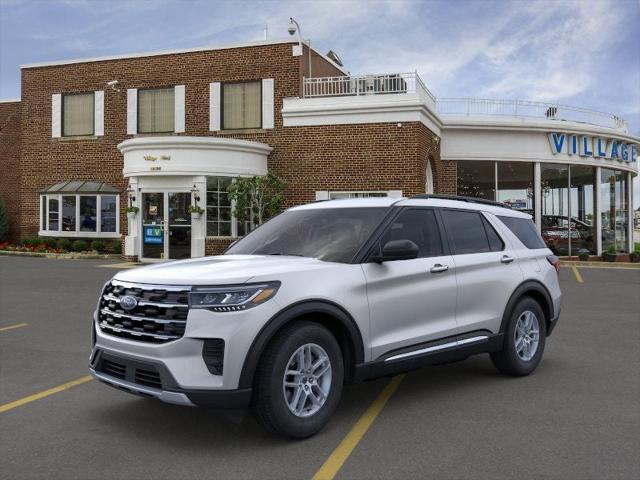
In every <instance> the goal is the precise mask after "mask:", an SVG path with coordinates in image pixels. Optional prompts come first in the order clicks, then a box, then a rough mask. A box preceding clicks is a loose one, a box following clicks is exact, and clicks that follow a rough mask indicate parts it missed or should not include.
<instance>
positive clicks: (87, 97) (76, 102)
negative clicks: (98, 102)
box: [62, 92, 95, 137]
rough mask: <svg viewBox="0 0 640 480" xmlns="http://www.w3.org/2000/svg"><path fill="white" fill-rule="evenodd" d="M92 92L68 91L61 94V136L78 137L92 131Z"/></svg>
mask: <svg viewBox="0 0 640 480" xmlns="http://www.w3.org/2000/svg"><path fill="white" fill-rule="evenodd" d="M94 108H95V101H94V93H93V92H90V93H69V94H64V95H63V96H62V136H63V137H79V136H88V135H93V133H94V121H95V116H94Z"/></svg>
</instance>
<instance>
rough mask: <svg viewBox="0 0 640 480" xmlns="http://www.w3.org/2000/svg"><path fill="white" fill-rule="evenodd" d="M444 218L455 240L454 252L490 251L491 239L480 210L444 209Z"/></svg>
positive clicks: (459, 253) (460, 253)
mask: <svg viewBox="0 0 640 480" xmlns="http://www.w3.org/2000/svg"><path fill="white" fill-rule="evenodd" d="M442 218H443V219H444V222H445V224H446V226H447V230H448V231H449V235H450V236H451V239H452V240H453V250H454V253H456V254H458V255H462V254H465V253H481V252H488V251H490V249H489V240H488V239H487V234H486V231H485V228H484V225H483V223H482V217H481V215H480V214H479V213H478V212H468V211H467V212H465V211H461V210H442Z"/></svg>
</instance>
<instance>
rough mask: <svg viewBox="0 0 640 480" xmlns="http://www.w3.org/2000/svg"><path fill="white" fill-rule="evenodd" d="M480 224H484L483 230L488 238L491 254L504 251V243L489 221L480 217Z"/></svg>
mask: <svg viewBox="0 0 640 480" xmlns="http://www.w3.org/2000/svg"><path fill="white" fill-rule="evenodd" d="M482 223H483V224H484V229H485V231H486V232H487V237H488V238H489V248H490V249H491V251H492V252H500V251H502V250H504V242H503V241H502V239H501V238H500V235H498V232H496V230H495V229H494V228H493V227H492V226H491V224H490V223H489V221H488V220H487V219H486V218H485V217H484V215H483V216H482Z"/></svg>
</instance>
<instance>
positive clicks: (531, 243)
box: [498, 216, 547, 249]
mask: <svg viewBox="0 0 640 480" xmlns="http://www.w3.org/2000/svg"><path fill="white" fill-rule="evenodd" d="M498 218H499V219H500V221H501V222H502V223H504V224H505V225H506V226H507V228H508V229H509V230H511V231H512V232H513V234H514V235H515V236H516V237H518V240H520V241H521V242H522V243H523V244H524V246H525V247H527V248H529V249H537V248H546V247H547V246H546V245H545V243H544V241H543V240H542V238H540V235H538V231H537V230H536V226H535V224H534V223H533V220H531V219H529V218H518V217H505V216H499V217H498Z"/></svg>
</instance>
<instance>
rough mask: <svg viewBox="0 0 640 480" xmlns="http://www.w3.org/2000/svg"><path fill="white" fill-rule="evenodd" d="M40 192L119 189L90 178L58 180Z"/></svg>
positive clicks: (69, 192) (79, 192)
mask: <svg viewBox="0 0 640 480" xmlns="http://www.w3.org/2000/svg"><path fill="white" fill-rule="evenodd" d="M40 193H41V194H53V193H55V194H65V193H67V194H91V193H93V194H98V193H102V194H119V193H121V190H120V189H119V188H116V187H112V186H111V185H108V184H106V183H104V182H96V181H92V180H68V181H66V182H59V183H56V184H54V185H51V186H50V187H47V188H45V189H44V190H41V191H40Z"/></svg>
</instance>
